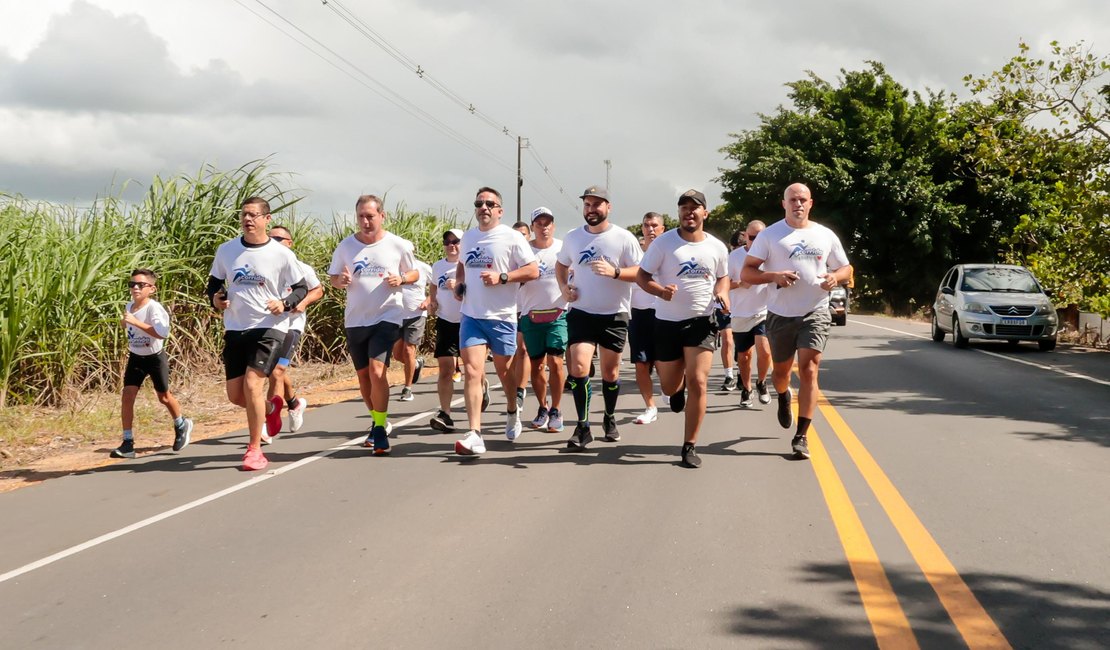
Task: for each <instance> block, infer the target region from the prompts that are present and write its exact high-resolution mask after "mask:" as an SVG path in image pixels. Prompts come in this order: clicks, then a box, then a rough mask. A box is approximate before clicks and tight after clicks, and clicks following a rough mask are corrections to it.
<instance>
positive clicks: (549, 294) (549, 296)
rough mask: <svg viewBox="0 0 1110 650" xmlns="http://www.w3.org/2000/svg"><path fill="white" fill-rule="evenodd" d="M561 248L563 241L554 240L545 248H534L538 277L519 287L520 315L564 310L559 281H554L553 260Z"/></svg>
mask: <svg viewBox="0 0 1110 650" xmlns="http://www.w3.org/2000/svg"><path fill="white" fill-rule="evenodd" d="M562 248H563V240H561V239H556V240H555V241H553V242H552V243H551V245H550V246H548V247H547V248H536V247H535V245H532V252H533V253H535V255H536V260H537V261H538V262H539V265H540V277H538V278H536V279H535V280H529V281H528V282H525V283H524V284H522V285H520V293H519V294H517V301H518V303H519V305H520V313H521V314H522V315H527V314H528V312H530V311H532V310H533V309H566V308H567V301H566V300H563V292H562V291H559V281H558V280H556V279H555V260H556V258H557V257H558V255H559V251H560V250H562Z"/></svg>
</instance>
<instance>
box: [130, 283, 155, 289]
mask: <svg viewBox="0 0 1110 650" xmlns="http://www.w3.org/2000/svg"><path fill="white" fill-rule="evenodd" d="M153 286H154V285H153V284H151V283H149V282H128V283H127V288H128V289H145V288H147V287H153Z"/></svg>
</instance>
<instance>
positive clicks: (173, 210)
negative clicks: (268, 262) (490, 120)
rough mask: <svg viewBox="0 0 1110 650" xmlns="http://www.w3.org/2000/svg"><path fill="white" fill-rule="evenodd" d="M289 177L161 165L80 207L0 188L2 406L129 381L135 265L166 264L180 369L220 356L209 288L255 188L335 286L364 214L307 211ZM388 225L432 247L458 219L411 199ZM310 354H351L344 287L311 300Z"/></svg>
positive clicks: (262, 169)
mask: <svg viewBox="0 0 1110 650" xmlns="http://www.w3.org/2000/svg"><path fill="white" fill-rule="evenodd" d="M287 184H288V178H287V177H286V176H284V175H281V174H276V173H272V172H270V171H268V169H267V167H266V163H265V161H256V162H253V163H249V164H247V165H244V166H243V167H241V168H239V169H236V170H234V171H230V172H224V171H220V170H217V169H214V168H212V167H210V166H205V167H204V168H203V169H201V171H200V172H199V173H198V174H197V175H196V176H195V177H189V176H177V177H173V178H169V179H162V178H155V179H154V180H153V182H152V183H151V186H150V188H149V190H148V191H147V193H146V195H145V197H144V199H143V200H142V201H141V202H139V203H136V204H125V203H123V202H122V201H120V200H118V199H116V198H112V197H108V198H103V199H100V200H98V201H96V203H94V204H93V205H92V206H91V207H89V208H82V209H77V208H74V207H71V206H64V205H56V204H50V203H43V202H37V201H28V200H25V199H23V198H21V197H19V196H12V195H7V194H0V408H3V407H4V406H6V405H14V404H40V405H57V404H60V403H64V402H66V401H67V397H73V395H74V393H75V392H76V391H82V390H86V389H111V390H115V389H117V388H118V387H119V382H120V371H121V368H122V363H123V361H124V360H125V358H126V354H127V343H126V339H125V336H124V329H123V327H122V326H121V325H120V320H121V317H122V313H123V309H124V306H125V305H126V303H127V301H128V300H129V295H128V292H127V281H128V280H129V273H130V271H131V270H132V269H134V268H136V267H149V268H152V269H154V270H155V271H157V272H158V273H159V275H160V279H159V281H158V292H157V294H156V295H155V298H156V299H157V300H159V301H160V302H162V303H163V304H164V305H165V306H166V307H167V309H168V310H169V311H170V313H171V314H172V317H173V328H172V333H171V342H170V344H169V345H168V347H167V350H168V351H169V352H170V354H171V355H172V359H173V364H174V366H175V368H176V371H175V372H185V373H188V372H189V371H190V370H192V369H204V370H216V369H218V368H219V367H220V366H219V351H220V349H221V348H222V323H221V322H220V319H219V316H218V315H217V314H216V312H215V310H213V309H212V308H211V307H209V306H208V304H207V301H206V298H205V295H204V289H205V286H206V284H207V279H208V271H209V268H210V266H211V263H212V256H213V254H214V253H215V251H216V247H217V246H219V245H220V244H221V243H223V242H224V241H227V240H228V239H230V238H232V237H235V236H236V235H237V234H238V233H239V220H238V207H239V205H240V203H241V202H242V201H243V199H245V198H247V197H249V196H253V195H258V196H262V197H264V198H266V199H268V200H269V201H270V205H271V209H272V210H273V212H274V223H275V224H277V223H281V224H282V225H286V226H287V227H289V228H290V230H291V231H292V234H293V238H294V242H295V247H296V248H295V250H296V252H297V254H298V256H300V258H301V259H302V260H304V261H305V262H306V263H308V264H310V265H312V266H313V267H314V268H315V269H316V271H317V273H318V274H319V275H320V276H321V280H322V281H323V282H324V283H325V285H326V284H327V280H326V271H327V267H328V264H329V263H330V261H331V254H332V251H333V250H334V249H335V246H336V244H337V243H338V242H339V240H340V239H342V238H343V237H345V236H347V235H348V234H350V233H351V232H353V231H354V223H353V220H344V221H343V222H341V223H336V224H331V223H330V222H331V219H330V217H329V218H328V220H327V221H328V222H329V223H328V225H321V223H320V222H319V221H318V220H315V219H308V218H302V217H301V216H299V215H297V214H296V212H295V209H294V208H295V205H296V203H297V202H298V201H299V198H298V197H296V196H294V195H293V194H292V193H291V191H290V190H288V189H287ZM355 198H356V197H354V196H352V197H351V209H352V213H353V210H354V201H355ZM387 224H388V225H387V227H388V228H389V230H390V231H392V232H394V233H397V234H399V235H401V236H402V237H405V238H407V239H409V240H411V241H412V242H413V243H414V244H416V246H417V252H418V257H420V259H424V260H435V259H438V258H439V257H441V255H442V247H441V245H440V242H441V239H440V237H441V235H442V232H443V230H444V229H445V228H448V227H457V226H458V225H459V222H458V220H457V219H456V218H455V217H454V215H434V214H430V213H412V212H408V211H407V210H405V208H404V206H403V205H402V206H398V207H396V208H395V209H393V210H391V211H390V214H389V221H388V222H387ZM302 354H303V355H305V356H306V358H309V359H313V360H327V361H331V360H336V359H339V358H343V356H344V355H345V349H344V342H343V297H342V296H341V295H340V292H338V291H327V290H326V291H325V294H324V299H323V300H322V301H320V302H319V303H317V304H316V305H315V306H313V308H312V315H311V318H310V320H309V330H308V332H307V335H306V339H305V343H304V346H303V351H302ZM175 376H177V377H178V378H179V379H180V377H181V375H180V374H178V375H175Z"/></svg>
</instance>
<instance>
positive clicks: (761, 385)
mask: <svg viewBox="0 0 1110 650" xmlns="http://www.w3.org/2000/svg"><path fill="white" fill-rule="evenodd" d="M755 392H756V393H758V394H759V403H760V404H770V403H771V394H770V393H768V392H767V382H765V381H757V382H755Z"/></svg>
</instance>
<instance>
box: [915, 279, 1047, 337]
mask: <svg viewBox="0 0 1110 650" xmlns="http://www.w3.org/2000/svg"><path fill="white" fill-rule="evenodd" d="M1056 325H1057V319H1056V309H1055V307H1053V306H1052V301H1051V300H1049V299H1048V296H1047V295H1045V292H1044V289H1043V288H1041V284H1040V283H1039V282H1037V279H1036V278H1035V277H1033V274H1032V273H1030V272H1029V269H1027V268H1025V267H1024V266H1013V265H1010V264H957V265H956V266H953V267H952V268H951V269H948V273H946V274H945V275H944V279H943V280H941V281H940V287H939V288H938V289H937V297H936V300H934V301H933V332H932V333H933V340H934V341H943V340H944V336H945V334H947V333H951V334H952V342H953V343H954V344H955V345H956V347H958V348H965V347H967V344H968V341H969V340H970V339H995V340H1003V341H1009V342H1010V343H1017V342H1018V341H1036V342H1037V345H1039V346H1040V348H1041V349H1042V350H1046V351H1047V350H1052V349H1055V348H1056Z"/></svg>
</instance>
